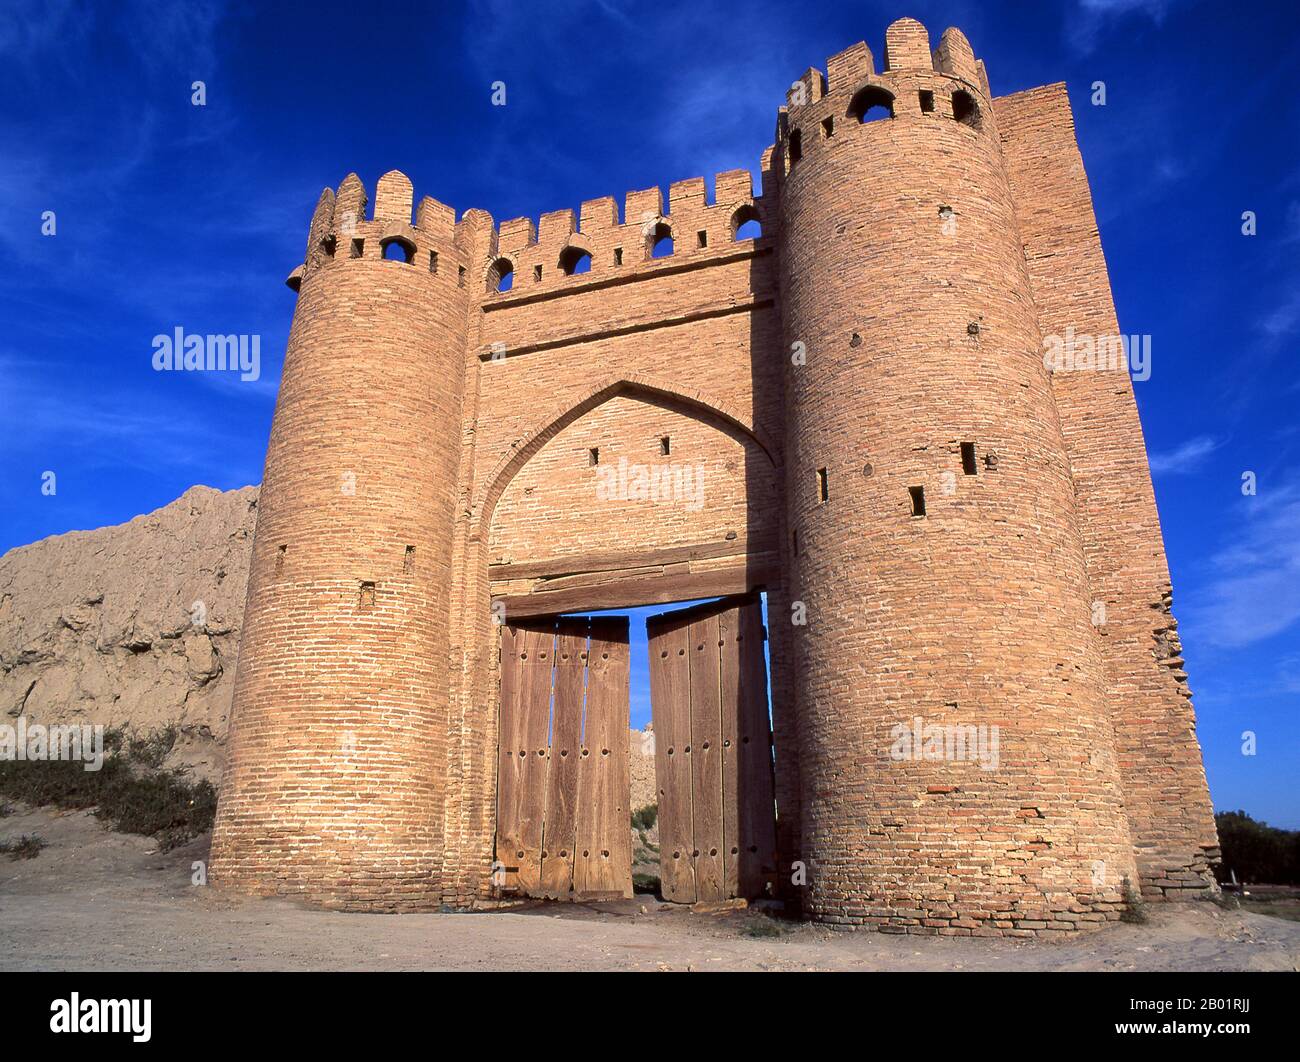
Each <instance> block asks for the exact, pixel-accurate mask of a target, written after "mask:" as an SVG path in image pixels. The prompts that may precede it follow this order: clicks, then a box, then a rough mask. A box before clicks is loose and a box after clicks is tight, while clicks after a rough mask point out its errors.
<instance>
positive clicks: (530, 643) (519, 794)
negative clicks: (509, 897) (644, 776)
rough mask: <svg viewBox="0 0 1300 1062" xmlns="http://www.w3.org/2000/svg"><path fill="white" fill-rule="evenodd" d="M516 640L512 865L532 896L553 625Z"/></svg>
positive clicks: (536, 885) (530, 628)
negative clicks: (515, 783)
mask: <svg viewBox="0 0 1300 1062" xmlns="http://www.w3.org/2000/svg"><path fill="white" fill-rule="evenodd" d="M519 627H520V630H521V631H522V634H523V638H522V643H521V642H520V639H519V636H518V635H516V643H515V644H516V647H517V648H518V649H519V656H518V667H519V677H518V683H519V686H518V690H519V700H518V723H517V725H516V727H515V729H514V736H515V737H516V738H517V739H518V742H519V744H518V748H517V749H516V750H515V752H516V755H517V760H518V763H519V770H518V784H517V789H516V794H515V807H514V813H513V817H514V828H515V847H514V850H513V851H514V856H513V858H514V860H515V864H516V865H517V866H518V867H519V888H520V890H521V891H523V892H524V893H526V894H528V895H532V896H535V895H537V894H538V890H539V889H540V887H541V878H542V865H541V858H542V820H543V818H544V817H545V813H546V752H547V749H546V743H547V731H548V730H549V728H550V714H551V667H552V661H551V656H552V653H553V650H554V646H555V622H554V621H553V620H543V621H536V622H533V623H525V624H521V625H519ZM519 753H522V755H518V754H519Z"/></svg>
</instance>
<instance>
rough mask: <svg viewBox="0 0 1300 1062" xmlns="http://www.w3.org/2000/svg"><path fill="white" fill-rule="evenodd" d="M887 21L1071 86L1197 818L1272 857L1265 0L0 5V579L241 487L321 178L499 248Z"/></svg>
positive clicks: (1279, 270) (1281, 547) (1276, 597)
mask: <svg viewBox="0 0 1300 1062" xmlns="http://www.w3.org/2000/svg"><path fill="white" fill-rule="evenodd" d="M543 12H544V13H545V21H544V22H538V21H537V19H538V17H539V15H540V14H541V13H543ZM902 15H912V16H914V17H917V18H920V19H921V20H922V21H924V22H925V23H926V25H927V26H928V27H929V29H930V32H931V35H932V37H933V38H934V39H937V37H938V34H939V33H940V32H941V31H942V30H943V28H944V27H945V26H947V25H950V24H951V25H958V26H960V27H962V28H963V29H964V30H965V31H966V33H967V35H968V36H969V38H970V39H971V41H972V43H973V44H974V46H975V50H976V53H977V54H978V55H980V56H981V57H982V58H984V59H985V60H986V62H987V63H988V68H989V75H990V79H991V81H992V84H993V89H994V92H995V93H997V94H1003V93H1007V92H1013V91H1016V90H1019V89H1023V88H1029V87H1033V86H1035V85H1039V84H1043V83H1047V82H1051V81H1058V80H1064V81H1066V82H1067V83H1068V85H1069V87H1070V94H1071V98H1072V100H1073V102H1074V106H1075V114H1076V119H1077V122H1078V129H1079V137H1080V141H1081V146H1082V149H1083V155H1084V160H1085V163H1086V165H1087V167H1088V171H1089V175H1090V178H1091V182H1092V188H1093V194H1094V197H1095V200H1096V205H1097V213H1098V220H1099V223H1100V227H1101V233H1102V241H1103V245H1104V247H1105V250H1106V255H1107V259H1108V262H1109V264H1110V269H1111V279H1112V282H1113V285H1114V289H1115V298H1116V302H1117V305H1118V309H1119V318H1120V324H1121V327H1122V330H1123V331H1125V332H1127V333H1146V334H1150V335H1151V336H1152V337H1153V338H1152V342H1153V351H1154V355H1153V363H1154V368H1153V372H1152V375H1151V379H1150V380H1148V381H1145V382H1142V383H1139V384H1137V395H1138V403H1139V405H1140V407H1141V412H1142V420H1143V424H1144V427H1145V430H1146V433H1147V440H1148V444H1149V447H1150V450H1151V454H1152V466H1153V470H1154V472H1155V482H1156V491H1157V496H1158V499H1159V503H1160V511H1161V516H1162V519H1163V525H1164V532H1165V540H1166V544H1167V547H1168V550H1169V557H1170V564H1171V566H1172V569H1173V578H1174V586H1175V590H1176V597H1175V610H1176V613H1177V615H1178V616H1179V617H1180V619H1181V621H1182V631H1183V635H1184V644H1185V647H1186V650H1187V658H1188V670H1189V672H1190V676H1191V677H1190V681H1191V685H1192V688H1193V690H1194V691H1195V693H1196V705H1197V709H1198V715H1199V718H1200V734H1201V740H1202V744H1203V747H1204V751H1205V758H1206V763H1207V767H1208V770H1209V776H1210V783H1211V790H1212V792H1213V795H1214V799H1215V806H1216V807H1218V808H1220V809H1225V808H1237V807H1242V808H1245V809H1246V810H1248V811H1250V812H1251V813H1252V814H1254V815H1256V816H1257V817H1263V818H1265V819H1267V820H1269V821H1271V822H1274V823H1275V824H1277V825H1282V826H1288V827H1292V828H1297V827H1300V796H1298V795H1297V789H1298V788H1300V786H1297V781H1298V780H1300V779H1298V776H1300V771H1298V770H1297V766H1298V765H1300V757H1298V756H1297V749H1298V748H1300V646H1298V645H1297V633H1298V632H1300V416H1297V414H1296V405H1297V402H1298V401H1300V383H1298V377H1300V374H1298V373H1297V369H1296V355H1297V353H1298V349H1297V348H1298V347H1300V264H1297V263H1300V148H1298V147H1297V144H1300V93H1297V92H1296V90H1295V85H1294V82H1295V74H1296V73H1297V72H1300V37H1297V35H1296V34H1295V33H1294V32H1292V30H1293V27H1294V12H1293V7H1292V5H1291V4H1290V3H1287V2H1282V0H1275V2H1261V3H1240V4H1233V5H1224V4H1220V3H1217V2H1201V3H1196V2H1193V0H1059V2H1046V0H1045V2H1020V3H994V2H984V0H981V2H973V0H972V2H955V3H938V2H925V0H906V2H905V3H904V2H903V0H890V2H888V3H843V2H835V3H825V4H819V3H816V2H814V0H806V2H803V3H799V4H790V3H775V2H766V0H746V2H744V3H736V4H725V3H715V4H700V3H673V2H660V3H655V4H637V5H633V4H627V3H619V2H615V0H605V2H602V3H593V4H587V3H581V4H580V3H565V2H562V0H556V2H548V3H541V4H525V3H511V4H506V3H481V4H463V3H454V2H438V3H436V4H433V3H429V4H403V3H384V2H378V0H377V2H373V3H368V4H347V5H335V4H332V3H324V2H322V3H315V4H312V5H305V4H253V3H244V4H224V3H219V2H216V0H208V2H204V0H197V2H190V3H184V4H180V3H177V4H172V5H169V4H157V3H142V2H138V0H135V2H132V0H127V2H123V3H115V4H111V5H110V4H106V3H92V2H73V0H37V2H33V0H6V3H5V4H4V11H3V17H0V103H3V105H2V106H0V137H2V142H3V150H0V273H2V275H3V283H2V284H0V321H3V324H4V328H3V331H0V417H2V418H3V424H4V430H3V431H2V432H0V549H8V548H10V547H12V546H15V545H20V544H23V543H26V542H30V541H33V540H35V539H38V538H41V537H43V536H45V535H49V534H54V533H57V532H61V531H66V530H70V529H73V528H89V527H97V526H101V525H104V524H111V523H117V522H120V521H122V520H126V519H129V518H130V517H132V516H135V515H137V514H138V513H142V512H147V511H149V510H151V509H154V508H157V507H158V506H161V505H164V504H166V503H167V502H169V501H171V500H172V499H173V498H175V497H176V496H177V495H179V494H180V493H182V492H183V491H184V490H185V489H186V488H187V487H189V486H190V485H192V484H194V483H206V484H209V485H211V486H214V487H220V488H231V487H238V486H242V485H244V484H247V483H256V482H258V480H259V479H260V478H261V466H262V458H263V454H264V450H265V445H266V439H267V435H268V432H269V429H270V420H271V413H272V409H273V403H274V397H275V389H276V383H277V379H278V375H279V369H280V356H281V353H282V351H283V348H284V341H285V337H286V335H287V332H288V327H289V321H290V318H291V315H292V313H293V305H294V296H293V294H292V293H291V292H290V291H289V290H288V289H287V288H286V287H284V284H283V280H284V277H285V275H286V274H287V273H288V272H289V270H291V269H292V268H293V267H294V266H295V265H297V264H298V262H299V261H300V260H301V258H302V249H303V245H304V243H305V239H306V231H307V223H308V220H309V217H310V213H311V209H312V207H313V205H314V204H315V201H316V197H317V196H318V195H319V193H320V190H321V188H322V187H323V186H325V185H327V184H328V185H331V186H337V184H338V182H339V181H340V180H341V179H342V178H343V176H344V175H345V174H346V173H347V172H348V171H349V170H353V169H355V170H356V171H357V172H359V173H360V174H361V176H362V177H363V179H364V180H365V181H366V183H367V184H368V185H369V186H371V187H373V183H374V181H375V179H376V178H377V177H378V176H379V174H381V173H383V172H384V171H386V170H388V169H390V168H394V167H398V168H401V169H402V170H404V171H405V172H406V173H408V174H409V175H410V176H411V177H412V179H413V180H414V182H415V186H416V193H417V195H426V194H428V195H433V196H435V197H436V198H438V199H440V200H442V201H444V202H447V203H450V204H452V205H454V206H455V207H456V208H457V210H458V211H464V210H465V209H467V208H469V207H481V208H484V209H486V210H488V211H490V212H491V213H492V214H493V216H494V217H495V218H497V219H498V220H501V219H504V218H510V217H515V216H519V215H530V216H533V217H537V216H538V215H539V214H541V213H542V212H543V211H546V210H554V209H559V208H562V207H572V208H574V209H576V208H577V207H578V206H579V204H580V203H581V201H582V200H584V199H590V198H595V197H598V196H603V195H613V196H615V197H621V196H622V195H623V193H624V192H626V191H628V190H630V189H634V188H646V187H650V186H652V185H654V184H660V185H663V186H664V187H665V188H666V186H667V184H668V183H669V182H670V181H673V180H678V179H681V178H686V177H693V176H699V175H704V176H706V177H707V178H709V179H711V178H712V175H713V174H714V173H716V172H718V171H721V170H726V169H732V168H737V167H749V168H751V169H752V168H754V167H755V166H756V165H757V161H758V157H759V154H760V152H761V151H762V149H763V148H764V147H765V146H766V145H767V144H768V143H770V141H771V136H772V129H773V125H774V121H775V109H776V107H777V105H778V103H779V102H780V101H781V100H782V98H783V95H784V92H785V89H786V87H787V86H788V85H789V83H790V82H791V81H792V80H793V79H794V78H795V77H796V76H797V75H798V74H799V73H800V72H801V71H802V70H804V69H805V68H807V67H808V66H810V65H818V66H820V65H822V64H823V63H824V61H825V58H826V57H827V56H829V55H831V54H833V53H835V52H837V51H839V50H841V49H842V48H844V47H845V46H847V45H849V44H851V43H853V42H855V41H857V40H861V39H865V40H866V41H867V43H868V44H869V45H870V46H871V47H872V50H873V51H874V52H875V54H876V55H877V56H879V55H880V52H881V44H882V41H883V36H884V29H885V26H886V25H887V24H888V22H889V21H891V20H892V19H893V18H896V17H899V16H902ZM196 80H202V81H204V82H205V83H206V86H207V104H206V106H203V107H195V106H193V105H192V104H191V84H192V82H194V81H196ZM496 80H502V81H505V82H506V85H507V98H508V104H507V106H505V107H493V106H491V101H490V91H491V89H490V86H491V83H492V82H493V81H496ZM1099 80H1100V81H1104V82H1105V84H1106V90H1107V105H1106V106H1104V107H1097V106H1092V105H1091V104H1090V102H1089V95H1090V92H1091V85H1092V83H1093V82H1095V81H1099ZM1246 210H1253V211H1255V212H1256V213H1257V216H1258V227H1259V228H1258V235H1256V236H1254V237H1246V236H1243V235H1242V233H1241V225H1242V221H1241V215H1242V212H1243V211H1246ZM45 211H54V212H55V217H56V224H57V232H56V235H54V236H44V235H42V234H41V219H42V214H43V212H45ZM178 326H179V327H183V328H184V329H185V330H186V331H187V332H193V333H209V332H216V333H252V334H259V335H260V336H261V337H262V377H261V379H259V380H257V381H253V382H239V381H238V380H237V378H234V379H232V378H230V377H218V376H216V375H215V374H205V373H172V374H166V373H156V372H154V371H153V370H152V368H151V357H152V353H153V350H152V337H153V336H155V335H156V334H159V333H168V332H170V331H171V330H172V329H174V328H176V327H178ZM47 471H53V472H54V473H55V474H56V476H57V493H56V494H54V495H47V494H43V493H42V490H41V484H42V475H43V473H45V472H47ZM1245 471H1252V472H1254V473H1256V475H1257V477H1258V493H1257V494H1256V495H1255V496H1253V497H1246V496H1243V495H1242V493H1241V477H1242V473H1243V472H1245ZM1245 730H1251V731H1254V732H1255V733H1256V734H1257V735H1258V754H1257V755H1255V756H1253V757H1247V756H1243V755H1241V734H1242V732H1243V731H1245Z"/></svg>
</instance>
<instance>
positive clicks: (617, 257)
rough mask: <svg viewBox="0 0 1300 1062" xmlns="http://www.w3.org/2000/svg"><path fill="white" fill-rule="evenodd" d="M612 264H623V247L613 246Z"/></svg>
mask: <svg viewBox="0 0 1300 1062" xmlns="http://www.w3.org/2000/svg"><path fill="white" fill-rule="evenodd" d="M614 264H615V265H616V266H621V265H622V264H623V248H622V247H615V248H614Z"/></svg>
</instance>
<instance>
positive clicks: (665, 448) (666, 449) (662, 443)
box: [659, 435, 673, 457]
mask: <svg viewBox="0 0 1300 1062" xmlns="http://www.w3.org/2000/svg"><path fill="white" fill-rule="evenodd" d="M659 452H660V453H661V454H662V455H663V456H664V457H667V456H668V455H669V454H671V453H672V452H673V441H672V439H671V438H670V437H669V436H667V435H661V436H659Z"/></svg>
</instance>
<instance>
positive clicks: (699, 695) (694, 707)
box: [687, 614, 727, 902]
mask: <svg viewBox="0 0 1300 1062" xmlns="http://www.w3.org/2000/svg"><path fill="white" fill-rule="evenodd" d="M690 636H691V640H690V646H689V651H688V654H687V655H688V657H689V658H690V662H691V666H690V671H691V674H690V688H691V731H690V732H691V743H690V745H689V746H688V748H687V752H688V758H689V760H690V762H691V798H692V805H691V807H692V816H691V819H692V824H693V827H694V847H693V849H692V854H693V855H694V857H695V894H696V899H697V901H701V902H706V901H718V900H724V899H726V898H727V894H726V891H725V888H726V882H725V879H726V875H725V873H724V870H723V858H722V852H723V836H722V711H721V699H720V677H719V674H718V663H719V661H718V650H719V646H718V641H719V638H718V617H717V615H716V614H714V615H711V616H703V617H701V618H700V619H698V620H696V621H695V622H693V623H692V624H691V627H690Z"/></svg>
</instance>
